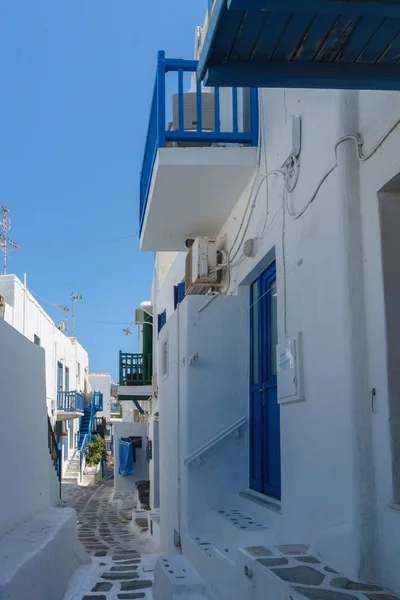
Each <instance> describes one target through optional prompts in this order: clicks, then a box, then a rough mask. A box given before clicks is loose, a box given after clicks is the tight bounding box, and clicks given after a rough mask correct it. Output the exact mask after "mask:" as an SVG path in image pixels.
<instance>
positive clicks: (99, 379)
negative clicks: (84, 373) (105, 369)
mask: <svg viewBox="0 0 400 600" xmlns="http://www.w3.org/2000/svg"><path fill="white" fill-rule="evenodd" d="M89 381H90V385H91V386H92V390H93V391H94V392H101V393H102V394H103V410H102V411H101V412H98V413H97V414H96V417H104V418H105V419H106V421H107V422H109V421H110V402H111V395H110V393H111V375H109V374H108V373H90V374H89Z"/></svg>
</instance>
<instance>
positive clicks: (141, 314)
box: [135, 308, 149, 325]
mask: <svg viewBox="0 0 400 600" xmlns="http://www.w3.org/2000/svg"><path fill="white" fill-rule="evenodd" d="M148 320H149V314H148V313H147V312H146V311H145V310H143V308H135V325H143V323H145V322H146V321H148Z"/></svg>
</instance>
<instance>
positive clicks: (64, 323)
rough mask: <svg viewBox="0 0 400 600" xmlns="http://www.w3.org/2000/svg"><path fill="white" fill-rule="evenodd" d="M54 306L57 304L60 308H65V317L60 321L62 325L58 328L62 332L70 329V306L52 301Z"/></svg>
mask: <svg viewBox="0 0 400 600" xmlns="http://www.w3.org/2000/svg"><path fill="white" fill-rule="evenodd" d="M51 304H52V306H55V307H56V308H59V309H60V310H63V311H64V313H65V319H63V320H62V321H61V323H60V325H59V326H58V329H59V330H60V331H62V332H64V333H65V332H67V331H68V315H69V308H68V306H62V304H56V303H55V302H52V303H51Z"/></svg>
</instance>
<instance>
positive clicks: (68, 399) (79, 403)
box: [57, 391, 85, 412]
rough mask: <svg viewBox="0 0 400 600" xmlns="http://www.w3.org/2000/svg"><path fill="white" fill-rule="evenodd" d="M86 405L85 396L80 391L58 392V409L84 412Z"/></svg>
mask: <svg viewBox="0 0 400 600" xmlns="http://www.w3.org/2000/svg"><path fill="white" fill-rule="evenodd" d="M84 406H85V396H84V395H83V394H81V393H80V392H77V391H73V392H58V393H57V410H63V411H65V412H83V409H84Z"/></svg>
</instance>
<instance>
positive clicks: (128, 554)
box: [112, 550, 138, 560]
mask: <svg viewBox="0 0 400 600" xmlns="http://www.w3.org/2000/svg"><path fill="white" fill-rule="evenodd" d="M137 557H138V552H137V551H136V550H118V551H117V552H115V556H113V557H112V558H113V560H123V559H124V558H137Z"/></svg>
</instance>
